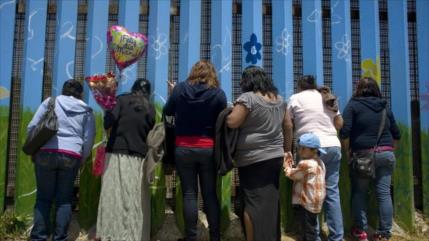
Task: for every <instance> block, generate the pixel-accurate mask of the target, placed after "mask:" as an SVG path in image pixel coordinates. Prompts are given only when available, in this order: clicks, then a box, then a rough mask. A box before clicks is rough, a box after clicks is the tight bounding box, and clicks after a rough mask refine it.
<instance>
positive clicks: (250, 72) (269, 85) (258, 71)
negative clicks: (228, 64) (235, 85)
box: [240, 65, 278, 96]
mask: <svg viewBox="0 0 429 241" xmlns="http://www.w3.org/2000/svg"><path fill="white" fill-rule="evenodd" d="M240 87H241V91H243V92H249V91H253V92H261V94H263V95H267V94H268V95H270V96H271V95H274V96H277V93H278V90H277V88H276V86H275V85H274V83H273V80H272V79H271V78H270V77H268V75H267V74H266V73H265V71H264V69H263V68H261V67H259V66H255V65H251V66H248V67H247V68H245V69H244V71H243V74H242V75H241V81H240Z"/></svg>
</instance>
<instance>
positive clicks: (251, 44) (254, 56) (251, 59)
mask: <svg viewBox="0 0 429 241" xmlns="http://www.w3.org/2000/svg"><path fill="white" fill-rule="evenodd" d="M243 48H244V50H246V52H247V55H246V63H252V64H256V63H257V62H258V60H261V58H262V55H261V53H260V52H259V51H260V50H261V48H262V45H261V43H258V38H257V37H256V34H254V33H252V35H250V41H248V42H246V43H245V44H244V45H243Z"/></svg>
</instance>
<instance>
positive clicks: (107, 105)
mask: <svg viewBox="0 0 429 241" xmlns="http://www.w3.org/2000/svg"><path fill="white" fill-rule="evenodd" d="M85 80H86V82H87V83H88V86H89V88H90V89H91V92H92V95H93V96H94V99H95V101H96V102H97V104H98V105H100V106H101V108H103V109H104V110H111V109H113V107H115V105H116V90H117V87H118V84H117V82H116V79H115V74H113V73H112V72H109V73H107V74H98V75H93V76H88V77H86V78H85Z"/></svg>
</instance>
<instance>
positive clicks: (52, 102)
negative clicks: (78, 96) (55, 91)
mask: <svg viewBox="0 0 429 241" xmlns="http://www.w3.org/2000/svg"><path fill="white" fill-rule="evenodd" d="M55 100H56V97H55V96H52V97H51V98H50V99H49V102H48V110H50V111H52V110H55Z"/></svg>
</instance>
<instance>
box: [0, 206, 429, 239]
mask: <svg viewBox="0 0 429 241" xmlns="http://www.w3.org/2000/svg"><path fill="white" fill-rule="evenodd" d="M207 226H208V225H207V221H206V218H205V215H204V214H203V213H202V212H200V214H199V223H198V230H199V240H201V241H203V240H208V229H207ZM392 231H393V234H394V237H393V238H392V239H391V240H392V241H429V222H428V220H424V218H423V216H422V215H421V214H420V213H418V212H417V213H416V230H415V232H414V233H413V234H407V233H405V232H404V231H403V230H402V229H401V228H399V226H397V225H396V224H395V225H394V227H393V230H392ZM28 232H29V230H28V231H27V234H23V236H22V238H17V239H8V240H5V241H12V240H14V241H24V240H27V239H26V237H28ZM322 232H326V227H324V228H322ZM94 234H95V229H92V230H89V231H88V232H85V231H83V230H80V227H79V224H78V222H77V219H76V216H74V218H73V221H72V223H71V225H70V230H69V240H70V241H90V240H93V238H94ZM178 238H181V234H180V232H179V230H178V229H177V227H176V225H175V218H174V214H173V212H172V211H167V216H166V220H165V222H164V225H163V227H162V228H161V230H160V231H159V232H158V233H157V234H156V235H155V236H154V237H153V239H152V241H176V240H177V239H178ZM223 240H224V241H241V240H243V241H244V237H243V234H242V230H241V225H240V222H239V219H238V218H237V217H236V216H231V225H230V228H229V229H228V230H227V231H226V233H225V234H224V239H223ZM281 240H282V241H295V240H296V235H294V234H283V235H282V238H281ZM322 240H323V239H322ZM325 240H326V239H325ZM345 240H346V241H351V240H354V239H352V238H350V237H346V238H345ZM2 241H3V240H2Z"/></svg>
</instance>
